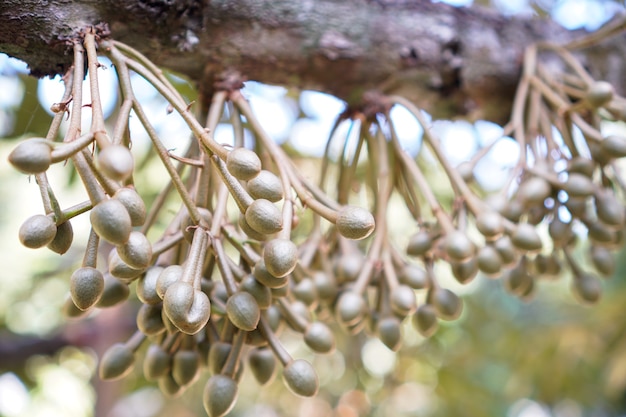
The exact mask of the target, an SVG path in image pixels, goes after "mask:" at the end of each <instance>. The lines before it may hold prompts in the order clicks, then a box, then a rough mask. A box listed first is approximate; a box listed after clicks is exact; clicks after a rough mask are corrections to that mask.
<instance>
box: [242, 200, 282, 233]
mask: <svg viewBox="0 0 626 417" xmlns="http://www.w3.org/2000/svg"><path fill="white" fill-rule="evenodd" d="M245 217H246V222H247V223H248V225H249V226H250V227H251V228H252V229H254V230H255V231H256V232H258V233H261V234H263V235H272V234H274V233H277V232H280V231H281V230H282V229H283V217H282V213H281V212H280V210H279V209H278V207H276V206H275V205H274V204H273V203H272V202H270V201H269V200H265V199H263V198H261V199H258V200H254V201H253V202H252V204H250V206H248V208H247V209H246V213H245Z"/></svg>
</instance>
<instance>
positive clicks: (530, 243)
mask: <svg viewBox="0 0 626 417" xmlns="http://www.w3.org/2000/svg"><path fill="white" fill-rule="evenodd" d="M511 241H512V242H513V244H514V245H515V247H517V248H518V249H521V250H523V251H527V252H534V251H538V250H541V247H542V246H543V244H542V243H541V238H540V237H539V234H538V233H537V230H536V229H535V227H534V226H533V225H531V224H528V223H520V224H518V225H517V228H515V231H514V232H513V234H512V235H511Z"/></svg>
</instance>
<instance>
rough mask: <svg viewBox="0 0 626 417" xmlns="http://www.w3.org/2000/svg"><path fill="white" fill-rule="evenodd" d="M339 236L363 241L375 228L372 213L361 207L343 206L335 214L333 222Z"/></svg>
mask: <svg viewBox="0 0 626 417" xmlns="http://www.w3.org/2000/svg"><path fill="white" fill-rule="evenodd" d="M335 225H336V226H337V230H338V231H339V233H340V234H341V236H343V237H346V238H348V239H354V240H359V239H365V238H366V237H368V236H369V235H371V234H372V232H373V231H374V228H375V227H376V222H375V221H374V216H372V213H370V212H369V211H367V210H365V209H364V208H361V207H356V206H345V207H343V208H342V209H341V210H339V212H338V213H337V221H336V222H335Z"/></svg>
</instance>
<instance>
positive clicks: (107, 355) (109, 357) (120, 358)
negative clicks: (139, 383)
mask: <svg viewBox="0 0 626 417" xmlns="http://www.w3.org/2000/svg"><path fill="white" fill-rule="evenodd" d="M134 363H135V354H134V353H133V351H132V350H131V349H129V348H128V346H126V345H125V344H123V343H116V344H114V345H113V346H111V347H110V348H108V349H107V351H106V352H104V355H103V356H102V359H101V360H100V366H99V368H98V374H99V375H100V378H101V379H104V380H111V379H119V378H123V377H124V376H126V375H128V374H129V373H130V371H131V370H132V369H133V364H134Z"/></svg>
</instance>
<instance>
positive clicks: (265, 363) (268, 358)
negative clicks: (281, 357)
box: [248, 348, 276, 385]
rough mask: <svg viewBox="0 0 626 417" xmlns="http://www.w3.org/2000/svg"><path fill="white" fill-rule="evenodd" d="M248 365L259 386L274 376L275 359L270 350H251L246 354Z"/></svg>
mask: <svg viewBox="0 0 626 417" xmlns="http://www.w3.org/2000/svg"><path fill="white" fill-rule="evenodd" d="M248 364H249V365H250V370H251V371H252V375H253V376H254V379H256V380H257V382H258V383H259V385H265V384H267V383H269V382H270V381H271V380H272V379H273V378H274V375H276V358H275V357H274V352H272V351H271V349H266V348H256V349H252V350H251V351H250V353H249V354H248Z"/></svg>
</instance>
